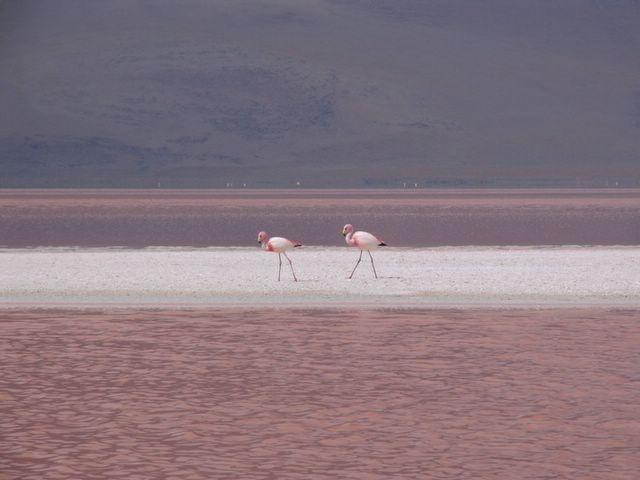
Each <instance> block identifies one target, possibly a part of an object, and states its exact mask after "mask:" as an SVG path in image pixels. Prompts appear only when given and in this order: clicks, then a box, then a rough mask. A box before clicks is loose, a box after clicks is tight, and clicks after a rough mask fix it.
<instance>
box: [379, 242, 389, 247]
mask: <svg viewBox="0 0 640 480" xmlns="http://www.w3.org/2000/svg"><path fill="white" fill-rule="evenodd" d="M378 246H379V247H386V246H387V244H386V243H384V242H380V243H379V244H378Z"/></svg>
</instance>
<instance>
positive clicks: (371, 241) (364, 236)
mask: <svg viewBox="0 0 640 480" xmlns="http://www.w3.org/2000/svg"><path fill="white" fill-rule="evenodd" d="M345 240H346V241H347V245H350V246H352V247H357V248H359V249H360V250H368V251H369V250H375V249H376V248H378V247H381V246H384V245H385V243H384V242H383V241H382V240H379V239H378V238H377V237H376V236H374V235H372V234H370V233H369V232H354V233H353V234H351V235H349V234H347V236H346V238H345Z"/></svg>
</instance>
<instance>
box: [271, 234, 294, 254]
mask: <svg viewBox="0 0 640 480" xmlns="http://www.w3.org/2000/svg"><path fill="white" fill-rule="evenodd" d="M268 247H269V250H271V251H272V252H284V251H287V250H291V249H292V248H293V247H295V243H293V242H292V241H291V240H288V239H286V238H282V237H271V238H270V239H269V243H268Z"/></svg>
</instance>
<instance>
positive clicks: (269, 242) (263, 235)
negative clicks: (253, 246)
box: [258, 232, 302, 282]
mask: <svg viewBox="0 0 640 480" xmlns="http://www.w3.org/2000/svg"><path fill="white" fill-rule="evenodd" d="M258 243H259V244H260V246H261V247H262V249H263V250H264V251H266V252H274V253H277V254H278V281H280V273H281V271H282V255H284V257H285V258H286V259H287V261H288V262H289V267H291V274H292V275H293V280H294V282H297V281H298V279H297V278H296V272H294V271H293V264H292V263H291V259H290V258H289V257H288V256H287V252H288V251H289V250H293V249H294V248H296V247H301V246H302V244H301V243H300V242H292V241H291V240H289V239H288V238H284V237H271V238H269V235H267V232H260V233H258Z"/></svg>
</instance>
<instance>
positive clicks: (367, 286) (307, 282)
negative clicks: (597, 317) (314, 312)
mask: <svg viewBox="0 0 640 480" xmlns="http://www.w3.org/2000/svg"><path fill="white" fill-rule="evenodd" d="M290 256H291V258H292V259H293V262H294V267H295V268H296V272H297V274H298V278H299V279H300V281H299V282H298V283H294V282H293V281H292V279H291V274H290V271H289V268H288V265H287V264H286V263H285V264H283V269H282V281H281V282H277V281H276V275H277V260H278V257H277V255H275V254H270V253H266V252H262V251H260V250H259V249H258V248H257V247H256V248H204V249H180V248H149V249H142V250H130V249H51V248H47V249H6V250H0V265H1V266H2V268H1V269H0V304H2V306H3V307H5V308H7V307H19V306H25V305H31V306H39V305H43V306H49V305H65V306H88V305H115V306H117V305H136V306H145V305H146V306H163V305H164V306H167V305H171V306H181V305H184V306H211V305H214V306H224V305H228V306H230V305H283V306H287V305H289V306H295V305H305V306H311V305H324V306H331V305H347V304H351V305H373V306H430V307H434V306H452V305H456V306H464V305H467V306H478V305H482V306H497V307H502V306H504V307H513V306H518V305H520V306H562V305H565V306H571V305H605V306H606V305H614V306H615V305H619V306H638V305H640V247H556V248H548V247H544V248H542V247H541V248H523V247H508V248H507V247H504V248H498V247H493V248H487V247H456V248H453V247H446V248H431V249H394V248H387V249H384V250H379V251H377V252H375V253H374V256H375V260H376V266H377V269H378V274H379V275H380V277H381V278H380V279H378V280H375V279H374V278H373V275H372V271H371V267H370V264H369V263H368V258H367V256H366V255H365V256H364V257H363V258H365V259H366V260H367V261H364V260H363V263H361V265H360V267H359V269H358V271H357V272H356V275H355V278H354V279H353V280H348V279H347V276H348V274H349V272H350V271H351V268H352V267H353V265H354V264H355V261H356V259H357V257H358V252H357V251H356V250H353V249H349V248H346V247H343V248H321V247H304V248H302V249H299V250H296V251H294V252H292V253H291V254H290Z"/></svg>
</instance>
